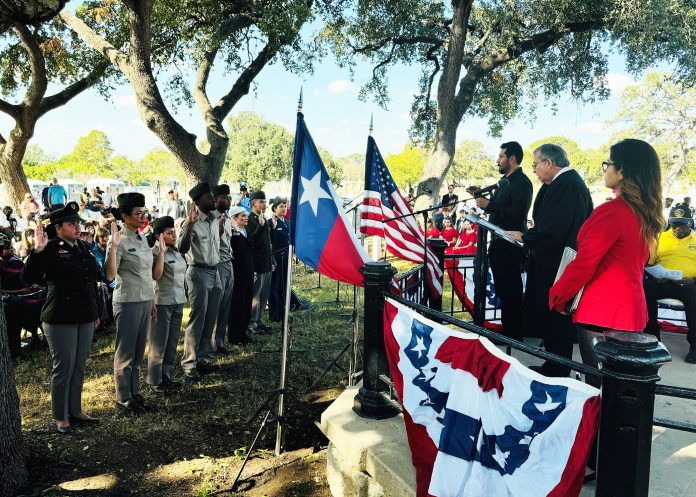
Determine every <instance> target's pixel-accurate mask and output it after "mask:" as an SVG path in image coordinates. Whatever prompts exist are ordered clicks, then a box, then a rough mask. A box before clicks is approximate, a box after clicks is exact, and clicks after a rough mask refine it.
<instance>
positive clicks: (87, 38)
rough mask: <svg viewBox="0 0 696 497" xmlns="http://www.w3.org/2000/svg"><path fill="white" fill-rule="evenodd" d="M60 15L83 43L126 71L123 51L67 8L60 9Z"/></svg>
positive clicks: (125, 59)
mask: <svg viewBox="0 0 696 497" xmlns="http://www.w3.org/2000/svg"><path fill="white" fill-rule="evenodd" d="M60 17H61V19H63V21H64V22H65V24H67V25H68V26H69V27H70V28H71V29H72V30H73V31H75V32H76V33H77V34H78V35H79V36H80V38H82V40H83V41H84V42H85V43H87V44H88V45H89V46H91V47H92V48H93V49H94V50H96V51H97V52H99V53H100V54H102V55H103V56H104V57H106V59H107V60H109V61H111V63H112V64H113V65H115V66H116V67H118V68H119V69H120V70H121V71H122V72H123V73H126V71H127V70H128V59H127V57H126V55H125V54H124V53H123V52H121V51H120V50H119V49H117V48H116V47H114V46H113V45H112V44H111V43H109V42H108V41H106V40H105V39H104V38H102V37H101V36H99V34H97V32H96V31H94V30H93V29H92V28H90V27H89V26H87V24H85V23H84V22H83V21H82V20H81V19H78V18H77V17H75V16H74V15H72V14H71V13H70V11H69V10H68V9H63V10H61V11H60Z"/></svg>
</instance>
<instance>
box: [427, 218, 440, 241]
mask: <svg viewBox="0 0 696 497" xmlns="http://www.w3.org/2000/svg"><path fill="white" fill-rule="evenodd" d="M425 236H426V238H440V230H439V229H437V228H436V227H435V224H434V223H433V222H432V221H431V220H428V229H426V230H425Z"/></svg>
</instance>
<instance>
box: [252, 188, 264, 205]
mask: <svg viewBox="0 0 696 497" xmlns="http://www.w3.org/2000/svg"><path fill="white" fill-rule="evenodd" d="M254 200H266V194H265V193H264V192H263V191H262V190H256V191H255V192H254V193H252V194H251V195H249V201H251V202H253V201H254Z"/></svg>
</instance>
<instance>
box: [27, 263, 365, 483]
mask: <svg viewBox="0 0 696 497" xmlns="http://www.w3.org/2000/svg"><path fill="white" fill-rule="evenodd" d="M296 281H297V282H298V283H297V287H298V290H299V293H300V295H301V296H302V297H303V298H307V299H309V300H310V301H311V302H312V308H311V309H310V310H308V311H302V312H297V313H293V327H292V335H291V349H292V352H291V354H290V359H289V369H288V390H287V395H286V402H285V405H286V409H287V411H286V413H287V421H286V430H285V438H284V444H283V449H284V451H283V454H282V455H281V456H280V457H275V456H274V455H273V454H272V450H273V447H274V445H275V422H269V423H268V425H267V426H266V427H265V429H264V430H263V431H262V433H261V437H260V439H259V441H258V445H257V448H256V450H254V451H253V453H252V457H251V459H250V460H249V463H248V464H247V467H246V468H245V469H244V473H243V475H242V480H243V483H242V485H240V486H239V487H238V488H237V489H236V490H237V493H234V492H233V491H232V488H231V487H232V483H233V481H234V479H235V476H236V475H237V472H238V470H239V467H240V465H241V463H242V459H243V458H244V456H245V455H246V451H247V449H248V447H249V446H250V444H251V441H252V440H253V437H254V435H255V434H256V432H257V430H258V427H259V426H260V425H261V421H262V419H263V416H264V415H265V413H266V410H263V409H261V410H260V408H261V407H262V406H263V405H264V401H265V400H266V399H267V398H268V396H269V395H271V394H272V393H273V392H274V391H275V389H276V388H277V385H278V378H279V370H280V346H281V332H280V326H276V330H277V331H276V332H274V333H273V334H272V335H268V336H254V340H255V341H254V343H253V344H252V345H250V346H247V347H243V348H241V347H234V348H233V349H232V352H233V353H232V354H231V355H229V356H224V357H220V358H218V359H217V360H216V364H217V365H218V366H219V370H218V371H217V372H214V373H212V374H210V375H206V376H204V378H203V381H201V382H200V383H194V384H191V383H184V385H183V387H182V389H181V390H180V391H179V392H178V393H176V394H172V395H166V396H163V395H161V394H155V393H154V392H153V391H151V390H149V389H148V388H147V387H146V386H145V374H144V373H145V371H146V370H147V368H146V364H144V365H143V368H142V371H141V385H143V394H144V395H145V397H146V400H147V401H148V402H149V403H150V404H151V405H152V406H153V409H152V411H150V412H148V413H146V414H145V415H143V416H140V417H124V416H122V415H120V414H118V413H117V411H116V409H115V406H114V400H115V399H114V386H113V376H112V375H113V352H114V334H113V330H110V331H107V332H106V333H103V334H101V335H99V336H98V337H97V338H96V339H95V341H94V343H93V346H92V353H91V355H90V358H89V360H88V362H87V373H86V378H85V386H84V393H83V410H84V411H85V412H89V413H90V414H92V415H94V416H97V417H99V418H100V420H101V422H100V423H99V424H98V425H96V426H84V427H83V426H80V427H77V428H76V429H75V431H74V433H72V434H71V435H67V436H66V435H60V434H59V433H57V432H56V430H55V428H54V425H53V423H52V421H51V414H50V393H49V386H50V357H49V354H48V350H46V349H37V350H28V349H27V348H25V350H24V351H23V358H22V359H21V360H20V361H19V363H18V364H17V367H16V377H17V387H18V392H19V395H20V409H21V413H22V424H23V434H24V442H25V449H26V453H27V466H28V470H29V477H30V482H29V485H28V486H27V488H25V489H23V491H22V492H21V493H20V495H25V496H29V495H31V496H40V495H47V496H53V497H57V496H66V495H84V496H127V495H139V496H143V495H145V496H150V495H166V496H172V497H190V496H194V497H206V496H212V495H223V496H232V495H245V496H246V495H248V496H258V497H262V496H265V497H274V496H304V497H329V495H330V492H329V490H328V487H327V484H326V478H325V467H326V460H325V447H326V443H327V441H326V439H325V438H324V436H323V435H322V433H321V432H320V431H319V429H318V428H317V427H316V426H315V424H314V422H315V421H317V420H319V418H320V415H321V412H322V411H324V410H325V409H326V407H327V406H328V405H329V403H330V402H331V401H333V399H335V398H336V397H337V396H338V395H339V394H340V392H341V391H342V390H343V388H345V385H346V376H347V375H346V372H345V371H344V370H343V369H344V368H347V365H348V358H347V355H345V356H343V357H342V358H341V360H340V361H338V364H339V366H340V367H339V368H331V369H330V371H329V372H328V374H326V376H325V377H324V378H322V379H321V380H320V381H319V382H318V384H317V385H316V386H313V387H312V384H313V383H314V382H315V380H316V379H317V377H319V375H320V374H321V373H322V371H324V369H325V368H326V367H327V366H328V365H329V364H330V363H331V361H332V359H333V358H334V357H335V356H336V355H337V354H338V353H339V352H340V351H341V350H342V349H343V347H344V346H345V344H346V343H347V342H348V340H349V337H350V333H351V324H350V322H349V317H350V311H351V310H352V296H353V292H352V287H348V286H343V285H342V286H341V287H339V289H338V297H339V302H336V295H337V289H336V283H335V282H333V281H331V280H327V279H323V281H322V287H321V288H318V286H317V275H316V274H315V273H306V272H304V271H298V274H297V280H296ZM186 321H187V316H186V315H185V316H184V326H185V325H186ZM182 344H183V333H182V338H181V342H180V349H179V357H180V354H181V347H182ZM146 354H147V353H146ZM146 357H147V355H146ZM176 368H177V370H175V376H180V374H181V372H180V371H179V370H178V364H177V365H176ZM175 379H176V378H175ZM310 387H311V389H310ZM259 410H260V412H258V415H257V416H253V415H254V413H255V412H257V411H259ZM274 414H275V409H274V410H273V412H272V414H271V416H274Z"/></svg>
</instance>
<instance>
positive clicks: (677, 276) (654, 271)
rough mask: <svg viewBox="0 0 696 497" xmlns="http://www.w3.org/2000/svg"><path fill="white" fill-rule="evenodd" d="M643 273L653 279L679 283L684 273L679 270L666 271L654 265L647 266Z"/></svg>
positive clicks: (662, 267) (659, 265) (664, 268)
mask: <svg viewBox="0 0 696 497" xmlns="http://www.w3.org/2000/svg"><path fill="white" fill-rule="evenodd" d="M645 272H646V273H648V274H649V275H650V276H652V277H653V278H657V279H662V280H675V281H679V280H681V279H682V278H683V277H684V271H682V270H680V269H667V268H666V267H664V266H663V265H661V264H655V265H654V266H647V267H646V268H645Z"/></svg>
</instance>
